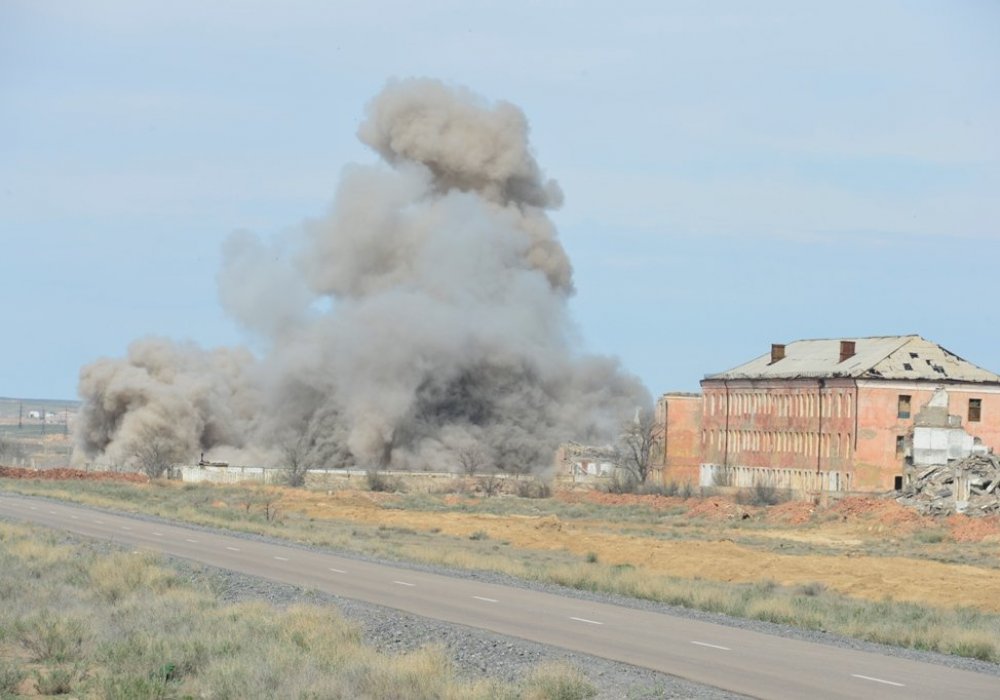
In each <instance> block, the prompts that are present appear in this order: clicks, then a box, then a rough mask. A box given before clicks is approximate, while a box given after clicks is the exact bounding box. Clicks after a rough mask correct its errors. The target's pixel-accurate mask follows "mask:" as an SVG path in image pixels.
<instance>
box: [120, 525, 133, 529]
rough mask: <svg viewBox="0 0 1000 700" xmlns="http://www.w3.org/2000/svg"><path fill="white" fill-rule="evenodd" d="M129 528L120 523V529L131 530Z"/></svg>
mask: <svg viewBox="0 0 1000 700" xmlns="http://www.w3.org/2000/svg"><path fill="white" fill-rule="evenodd" d="M131 529H132V528H130V527H125V526H124V525H122V530H131Z"/></svg>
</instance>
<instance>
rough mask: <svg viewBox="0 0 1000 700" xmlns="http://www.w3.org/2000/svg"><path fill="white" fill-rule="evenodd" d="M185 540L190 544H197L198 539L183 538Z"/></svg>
mask: <svg viewBox="0 0 1000 700" xmlns="http://www.w3.org/2000/svg"><path fill="white" fill-rule="evenodd" d="M184 541H185V542H190V543H191V544H198V540H187V539H186V540H184Z"/></svg>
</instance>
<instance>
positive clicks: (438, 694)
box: [0, 523, 592, 700]
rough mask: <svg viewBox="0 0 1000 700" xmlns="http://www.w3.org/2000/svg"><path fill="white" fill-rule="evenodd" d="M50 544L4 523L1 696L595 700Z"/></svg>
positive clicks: (543, 675) (139, 562)
mask: <svg viewBox="0 0 1000 700" xmlns="http://www.w3.org/2000/svg"><path fill="white" fill-rule="evenodd" d="M46 538H47V536H46V534H45V532H44V531H43V530H41V529H33V528H26V527H20V526H12V525H7V524H3V523H0V571H2V572H3V577H2V578H3V580H4V581H5V583H6V585H5V586H4V587H3V588H2V589H0V697H4V698H7V697H15V696H16V694H17V693H18V692H22V691H24V690H25V688H24V687H23V684H24V683H29V684H30V685H31V688H29V689H28V690H30V691H31V692H33V693H40V694H44V695H59V694H73V695H75V696H77V697H101V698H120V699H121V700H126V699H128V700H133V699H135V698H175V697H211V698H231V699H233V700H236V699H239V700H244V699H245V698H255V697H341V698H348V697H349V698H370V699H372V700H379V699H382V698H384V699H386V700H389V699H390V698H416V699H420V698H426V699H428V700H429V699H430V698H454V699H455V700H459V699H461V700H467V699H468V700H477V699H482V700H490V699H492V698H519V697H525V698H585V697H589V696H590V694H592V688H591V686H590V685H589V684H588V683H587V682H586V681H585V680H584V679H583V678H582V676H580V675H579V674H578V673H576V672H575V671H572V670H561V671H560V672H559V673H560V676H559V678H561V679H563V680H555V681H554V680H553V677H552V673H551V672H550V671H548V670H546V669H542V670H540V671H539V672H538V673H537V674H536V675H533V676H531V677H530V678H527V679H525V680H524V681H523V682H521V683H517V684H506V683H500V682H498V681H493V680H469V679H464V678H462V677H460V674H459V673H458V672H457V670H456V669H455V668H454V667H453V666H452V664H451V662H450V661H449V659H448V658H447V657H446V656H445V655H444V653H443V652H442V651H441V650H440V649H436V648H424V649H420V650H417V651H414V652H412V653H409V654H404V655H400V656H388V655H383V654H379V653H378V652H376V651H375V650H373V649H372V648H370V647H367V646H365V645H364V644H363V643H362V641H361V636H360V633H359V631H358V630H357V628H355V627H354V626H353V625H350V624H348V623H347V622H345V621H344V620H343V619H342V618H341V617H340V615H339V613H338V612H337V611H336V610H335V609H334V608H332V607H331V606H319V605H296V606H291V607H288V608H284V609H282V608H276V607H275V606H273V605H270V604H267V603H263V602H259V601H255V602H244V603H237V604H225V603H222V602H221V601H219V600H218V599H217V597H216V596H215V595H214V594H213V592H212V591H211V589H210V588H209V587H208V586H207V585H202V586H195V585H193V584H189V583H186V582H184V581H183V580H182V579H181V578H180V576H179V575H178V574H177V573H176V572H174V571H172V570H171V569H170V568H169V567H168V566H167V565H165V564H164V563H163V562H161V561H159V560H158V559H157V558H156V557H154V556H150V555H135V554H131V553H127V552H120V551H113V552H111V553H100V552H99V551H97V549H96V546H95V545H83V544H81V545H79V546H76V547H70V546H66V545H62V544H56V543H52V542H46ZM47 550H51V551H50V552H49V553H46V551H47ZM67 552H68V553H69V554H70V555H71V556H67ZM567 688H568V689H569V690H570V691H572V692H571V693H568V692H567V691H566V689H567ZM572 693H575V694H572Z"/></svg>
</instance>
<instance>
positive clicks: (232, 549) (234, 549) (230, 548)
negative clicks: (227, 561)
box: [226, 547, 240, 552]
mask: <svg viewBox="0 0 1000 700" xmlns="http://www.w3.org/2000/svg"><path fill="white" fill-rule="evenodd" d="M226 549H228V550H229V551H230V552H238V551H240V550H239V547H226Z"/></svg>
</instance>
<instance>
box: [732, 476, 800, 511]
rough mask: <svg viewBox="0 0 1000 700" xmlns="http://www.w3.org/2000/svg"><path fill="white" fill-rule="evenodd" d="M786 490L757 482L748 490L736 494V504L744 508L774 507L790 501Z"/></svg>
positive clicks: (789, 495)
mask: <svg viewBox="0 0 1000 700" xmlns="http://www.w3.org/2000/svg"><path fill="white" fill-rule="evenodd" d="M791 497H792V495H791V493H790V492H789V491H788V489H779V488H777V487H775V486H772V485H771V484H766V483H763V482H757V483H755V484H754V485H753V486H751V487H750V488H748V489H740V490H739V491H738V492H737V493H736V502H737V503H739V504H740V505H745V506H776V505H778V504H779V503H784V502H785V501H788V500H789V499H791Z"/></svg>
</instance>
